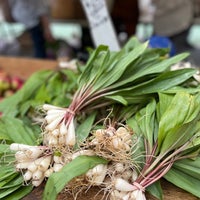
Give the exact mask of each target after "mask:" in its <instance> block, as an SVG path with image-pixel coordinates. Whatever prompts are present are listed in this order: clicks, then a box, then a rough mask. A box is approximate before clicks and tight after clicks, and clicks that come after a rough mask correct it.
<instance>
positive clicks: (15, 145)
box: [10, 143, 38, 151]
mask: <svg viewBox="0 0 200 200" xmlns="http://www.w3.org/2000/svg"><path fill="white" fill-rule="evenodd" d="M30 148H36V149H38V146H30V145H26V144H19V143H12V144H11V145H10V150H11V151H24V150H27V149H30Z"/></svg>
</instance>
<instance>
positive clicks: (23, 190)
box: [3, 185, 33, 200]
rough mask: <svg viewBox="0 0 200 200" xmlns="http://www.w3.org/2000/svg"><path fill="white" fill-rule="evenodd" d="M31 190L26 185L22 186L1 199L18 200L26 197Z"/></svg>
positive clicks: (31, 187) (29, 186)
mask: <svg viewBox="0 0 200 200" xmlns="http://www.w3.org/2000/svg"><path fill="white" fill-rule="evenodd" d="M32 190H33V186H31V185H27V186H22V187H20V188H19V189H17V190H16V191H14V192H12V193H11V194H9V195H7V196H5V197H4V198H3V199H4V200H11V199H12V200H19V199H22V198H23V197H25V196H26V195H28V194H29V193H30V192H31V191H32Z"/></svg>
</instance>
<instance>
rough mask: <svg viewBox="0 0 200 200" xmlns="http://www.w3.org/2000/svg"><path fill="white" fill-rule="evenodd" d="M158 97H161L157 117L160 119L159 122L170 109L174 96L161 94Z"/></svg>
mask: <svg viewBox="0 0 200 200" xmlns="http://www.w3.org/2000/svg"><path fill="white" fill-rule="evenodd" d="M158 95H159V101H158V103H157V109H156V116H157V118H158V121H160V119H161V117H162V115H163V114H164V112H165V111H166V109H167V108H168V107H169V105H170V103H171V101H172V99H173V97H174V94H165V93H159V94H158Z"/></svg>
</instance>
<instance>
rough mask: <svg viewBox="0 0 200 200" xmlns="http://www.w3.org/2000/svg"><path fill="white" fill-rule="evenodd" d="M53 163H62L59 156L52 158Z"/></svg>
mask: <svg viewBox="0 0 200 200" xmlns="http://www.w3.org/2000/svg"><path fill="white" fill-rule="evenodd" d="M53 161H54V162H55V163H62V158H61V156H54V157H53Z"/></svg>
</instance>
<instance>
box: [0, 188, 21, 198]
mask: <svg viewBox="0 0 200 200" xmlns="http://www.w3.org/2000/svg"><path fill="white" fill-rule="evenodd" d="M20 187H21V185H17V186H14V187H10V188H6V189H2V190H0V199H4V198H5V197H7V196H8V195H10V194H12V193H13V192H15V191H16V190H18V189H19V188H20Z"/></svg>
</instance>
